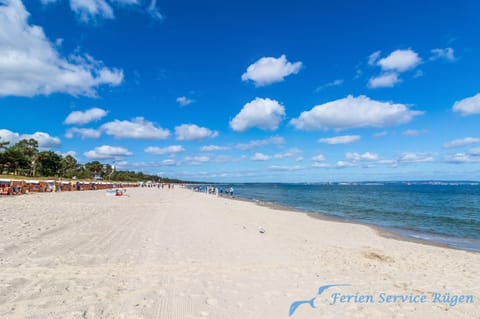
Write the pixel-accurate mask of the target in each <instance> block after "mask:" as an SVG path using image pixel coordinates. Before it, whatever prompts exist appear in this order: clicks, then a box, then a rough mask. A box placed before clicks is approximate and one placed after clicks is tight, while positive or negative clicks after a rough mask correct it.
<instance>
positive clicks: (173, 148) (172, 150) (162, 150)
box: [144, 145, 185, 155]
mask: <svg viewBox="0 0 480 319" xmlns="http://www.w3.org/2000/svg"><path fill="white" fill-rule="evenodd" d="M144 151H145V153H149V154H155V155H164V154H176V153H180V152H183V151H185V149H184V148H183V146H181V145H170V146H167V147H157V146H149V147H147V148H146V149H145V150H144Z"/></svg>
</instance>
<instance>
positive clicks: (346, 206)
mask: <svg viewBox="0 0 480 319" xmlns="http://www.w3.org/2000/svg"><path fill="white" fill-rule="evenodd" d="M230 186H232V187H233V188H234V195H235V197H239V198H243V199H248V200H255V201H261V202H267V203H273V204H278V205H282V206H287V207H291V208H295V209H299V210H303V211H309V212H314V213H320V214H325V215H329V216H333V217H338V218H341V219H344V220H347V221H354V222H360V223H366V224H371V225H376V226H380V227H383V228H386V229H387V230H390V231H393V232H396V233H399V234H401V235H404V236H409V237H414V238H418V239H425V240H430V241H434V242H438V243H443V244H447V245H449V246H451V247H455V248H461V249H467V250H474V251H480V183H476V182H472V183H470V182H458V183H453V182H448V183H441V182H398V183H397V182H395V183H343V184H342V183H335V184H268V183H267V184H264V183H262V184H250V183H248V184H228V185H226V184H225V185H220V186H219V187H223V188H224V189H225V188H229V187H230Z"/></svg>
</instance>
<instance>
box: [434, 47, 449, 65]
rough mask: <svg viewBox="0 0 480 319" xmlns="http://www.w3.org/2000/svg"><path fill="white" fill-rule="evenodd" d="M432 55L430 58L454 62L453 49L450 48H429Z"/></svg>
mask: <svg viewBox="0 0 480 319" xmlns="http://www.w3.org/2000/svg"><path fill="white" fill-rule="evenodd" d="M431 52H432V56H431V57H430V60H439V59H441V60H446V61H449V62H455V51H454V50H453V49H452V48H444V49H433V50H431Z"/></svg>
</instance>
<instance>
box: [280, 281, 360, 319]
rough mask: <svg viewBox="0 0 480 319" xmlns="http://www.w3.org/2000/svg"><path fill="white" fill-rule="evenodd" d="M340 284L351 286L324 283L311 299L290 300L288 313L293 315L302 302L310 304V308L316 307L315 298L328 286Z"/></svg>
mask: <svg viewBox="0 0 480 319" xmlns="http://www.w3.org/2000/svg"><path fill="white" fill-rule="evenodd" d="M340 286H351V285H350V284H336V285H325V286H321V287H320V288H318V291H317V294H316V295H315V296H314V297H313V298H312V299H307V300H298V301H294V302H292V304H291V305H290V310H289V311H288V315H289V316H290V317H291V316H293V314H294V313H295V311H296V310H297V308H298V307H300V306H301V305H303V304H307V305H310V307H312V308H316V307H315V300H316V299H317V298H318V297H319V296H320V295H321V294H323V293H324V292H325V290H327V289H329V288H332V287H340Z"/></svg>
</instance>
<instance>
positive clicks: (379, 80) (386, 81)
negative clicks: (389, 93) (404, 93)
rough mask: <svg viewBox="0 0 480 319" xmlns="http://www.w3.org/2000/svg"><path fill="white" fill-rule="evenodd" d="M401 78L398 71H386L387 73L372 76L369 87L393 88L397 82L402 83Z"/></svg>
mask: <svg viewBox="0 0 480 319" xmlns="http://www.w3.org/2000/svg"><path fill="white" fill-rule="evenodd" d="M400 82H401V80H400V79H399V78H398V74H397V73H394V72H393V73H385V74H380V75H379V76H376V77H373V78H370V80H368V87H369V88H371V89H376V88H382V87H383V88H386V87H388V88H391V87H394V86H395V84H397V83H400Z"/></svg>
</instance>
